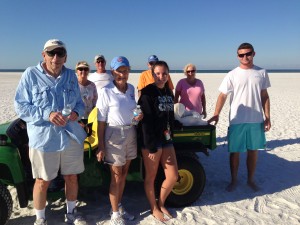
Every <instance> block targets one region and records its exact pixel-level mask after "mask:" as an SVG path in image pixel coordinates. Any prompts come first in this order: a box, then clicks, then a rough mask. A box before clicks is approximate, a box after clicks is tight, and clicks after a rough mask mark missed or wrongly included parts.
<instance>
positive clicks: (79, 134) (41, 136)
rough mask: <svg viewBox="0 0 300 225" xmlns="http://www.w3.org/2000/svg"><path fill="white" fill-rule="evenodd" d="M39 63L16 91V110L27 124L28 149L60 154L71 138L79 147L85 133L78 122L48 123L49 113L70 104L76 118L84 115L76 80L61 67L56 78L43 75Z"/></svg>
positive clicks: (26, 75)
mask: <svg viewBox="0 0 300 225" xmlns="http://www.w3.org/2000/svg"><path fill="white" fill-rule="evenodd" d="M41 64H42V62H40V63H39V64H38V65H37V66H34V67H29V68H27V69H26V70H25V71H24V73H23V74H22V77H21V80H20V82H19V85H18V87H17V90H16V96H15V103H14V105H15V110H16V112H17V114H18V116H19V117H20V118H21V119H23V120H24V121H25V122H26V123H27V133H28V137H29V147H30V148H34V149H37V150H40V151H44V152H54V151H62V150H64V149H65V148H66V147H68V145H69V143H70V139H71V138H73V139H74V140H76V141H77V142H78V143H79V144H82V143H83V141H84V139H85V138H86V133H85V131H84V130H83V128H82V127H81V126H80V125H79V124H78V122H77V121H70V120H69V121H68V123H67V125H66V126H64V127H60V126H56V125H54V124H53V123H51V122H50V121H49V115H50V113H51V112H58V111H62V109H63V107H64V105H65V104H70V105H71V108H72V111H75V112H77V113H78V115H79V118H80V117H81V116H82V115H83V113H84V104H83V101H82V99H81V95H80V90H79V86H78V80H77V77H76V75H75V73H74V71H73V70H71V69H67V68H66V67H64V66H63V68H62V72H61V74H60V76H59V77H58V78H56V79H53V77H51V76H49V75H47V74H46V72H45V71H44V69H43V67H42V66H41Z"/></svg>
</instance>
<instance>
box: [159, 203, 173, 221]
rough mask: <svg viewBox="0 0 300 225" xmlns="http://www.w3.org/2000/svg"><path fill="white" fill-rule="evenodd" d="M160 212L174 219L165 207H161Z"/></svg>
mask: <svg viewBox="0 0 300 225" xmlns="http://www.w3.org/2000/svg"><path fill="white" fill-rule="evenodd" d="M160 210H161V211H162V212H163V214H165V215H166V216H167V217H168V218H169V219H172V218H173V216H172V215H171V213H170V212H169V211H168V210H167V208H166V207H164V206H161V207H160Z"/></svg>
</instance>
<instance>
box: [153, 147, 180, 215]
mask: <svg viewBox="0 0 300 225" xmlns="http://www.w3.org/2000/svg"><path fill="white" fill-rule="evenodd" d="M160 162H161V165H162V167H163V169H164V172H165V177H166V179H165V180H164V181H163V183H162V185H161V189H160V196H159V200H158V206H159V207H160V210H161V211H162V212H163V213H164V214H165V215H167V216H168V217H169V218H172V217H173V216H172V215H171V214H170V212H169V211H168V210H167V208H166V207H165V201H166V199H167V197H168V196H169V194H170V192H171V191H172V189H173V187H174V185H175V183H176V182H177V179H178V167H177V160H176V153H175V150H174V147H173V146H169V147H166V148H164V149H163V151H162V156H161V160H160Z"/></svg>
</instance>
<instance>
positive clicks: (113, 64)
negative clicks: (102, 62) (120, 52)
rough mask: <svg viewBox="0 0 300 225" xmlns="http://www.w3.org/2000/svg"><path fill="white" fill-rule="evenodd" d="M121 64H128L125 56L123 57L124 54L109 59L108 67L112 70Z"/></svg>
mask: <svg viewBox="0 0 300 225" xmlns="http://www.w3.org/2000/svg"><path fill="white" fill-rule="evenodd" d="M121 66H128V67H129V66H130V65H129V61H128V59H127V58H126V57H124V56H116V57H115V58H113V59H112V60H111V63H110V68H111V69H112V70H116V69H118V68H119V67H121Z"/></svg>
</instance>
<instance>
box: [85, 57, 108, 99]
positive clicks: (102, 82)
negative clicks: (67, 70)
mask: <svg viewBox="0 0 300 225" xmlns="http://www.w3.org/2000/svg"><path fill="white" fill-rule="evenodd" d="M94 63H95V66H96V69H97V71H96V72H94V73H91V74H90V75H89V76H88V80H90V81H92V82H93V83H95V85H96V87H97V92H98V94H99V90H100V89H101V88H102V87H104V86H106V85H107V84H108V83H110V82H111V81H113V77H112V75H111V72H110V71H109V70H106V69H105V66H106V60H105V57H104V56H103V55H96V56H95V58H94Z"/></svg>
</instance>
